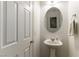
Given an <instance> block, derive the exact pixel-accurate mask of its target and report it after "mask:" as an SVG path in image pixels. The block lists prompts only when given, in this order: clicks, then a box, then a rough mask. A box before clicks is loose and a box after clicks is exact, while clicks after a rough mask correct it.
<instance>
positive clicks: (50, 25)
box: [45, 7, 63, 32]
mask: <svg viewBox="0 0 79 59" xmlns="http://www.w3.org/2000/svg"><path fill="white" fill-rule="evenodd" d="M45 19H46V27H47V30H48V31H50V32H56V31H58V30H59V29H60V27H61V24H62V21H63V19H62V14H61V12H60V10H59V9H58V8H56V7H52V8H50V9H49V10H48V11H47V13H46V16H45Z"/></svg>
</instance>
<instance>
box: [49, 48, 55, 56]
mask: <svg viewBox="0 0 79 59" xmlns="http://www.w3.org/2000/svg"><path fill="white" fill-rule="evenodd" d="M50 57H55V48H50Z"/></svg>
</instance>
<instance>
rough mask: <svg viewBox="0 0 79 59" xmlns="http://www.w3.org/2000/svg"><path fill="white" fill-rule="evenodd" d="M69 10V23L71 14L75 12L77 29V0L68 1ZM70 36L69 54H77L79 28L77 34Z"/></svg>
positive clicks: (78, 49) (78, 48)
mask: <svg viewBox="0 0 79 59" xmlns="http://www.w3.org/2000/svg"><path fill="white" fill-rule="evenodd" d="M68 9H69V11H68V14H69V15H68V18H69V24H70V22H71V20H72V15H73V14H76V20H77V23H78V29H79V1H70V2H69V8H68ZM71 38H72V37H69V52H70V56H79V30H78V34H77V35H75V36H74V38H73V39H71Z"/></svg>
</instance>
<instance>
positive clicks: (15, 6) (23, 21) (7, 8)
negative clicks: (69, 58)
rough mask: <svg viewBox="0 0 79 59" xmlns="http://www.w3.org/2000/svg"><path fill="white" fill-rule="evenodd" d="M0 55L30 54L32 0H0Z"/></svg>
mask: <svg viewBox="0 0 79 59" xmlns="http://www.w3.org/2000/svg"><path fill="white" fill-rule="evenodd" d="M0 32H1V34H0V56H4V57H13V56H14V57H31V56H32V43H31V42H32V2H29V1H23V2H22V1H16V2H15V1H4V2H0Z"/></svg>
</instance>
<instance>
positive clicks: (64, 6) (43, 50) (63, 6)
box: [40, 1, 69, 57]
mask: <svg viewBox="0 0 79 59" xmlns="http://www.w3.org/2000/svg"><path fill="white" fill-rule="evenodd" d="M40 7H41V9H40V31H41V32H40V42H41V43H40V46H41V47H40V55H41V56H42V57H46V56H49V49H48V47H47V46H45V45H44V44H43V41H44V40H45V39H46V38H50V37H53V36H58V37H59V38H58V39H60V40H62V42H63V46H62V47H61V48H58V49H57V50H56V55H57V56H62V57H64V56H65V57H66V56H69V55H68V54H69V53H68V52H69V50H68V36H67V35H68V2H65V1H64V2H58V3H57V4H55V5H48V4H46V2H40ZM51 7H57V8H58V9H60V11H61V13H62V17H63V23H62V25H61V28H60V29H59V30H58V31H57V32H55V33H51V32H49V31H47V29H46V27H45V18H44V17H45V14H46V12H47V10H48V9H49V8H51Z"/></svg>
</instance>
